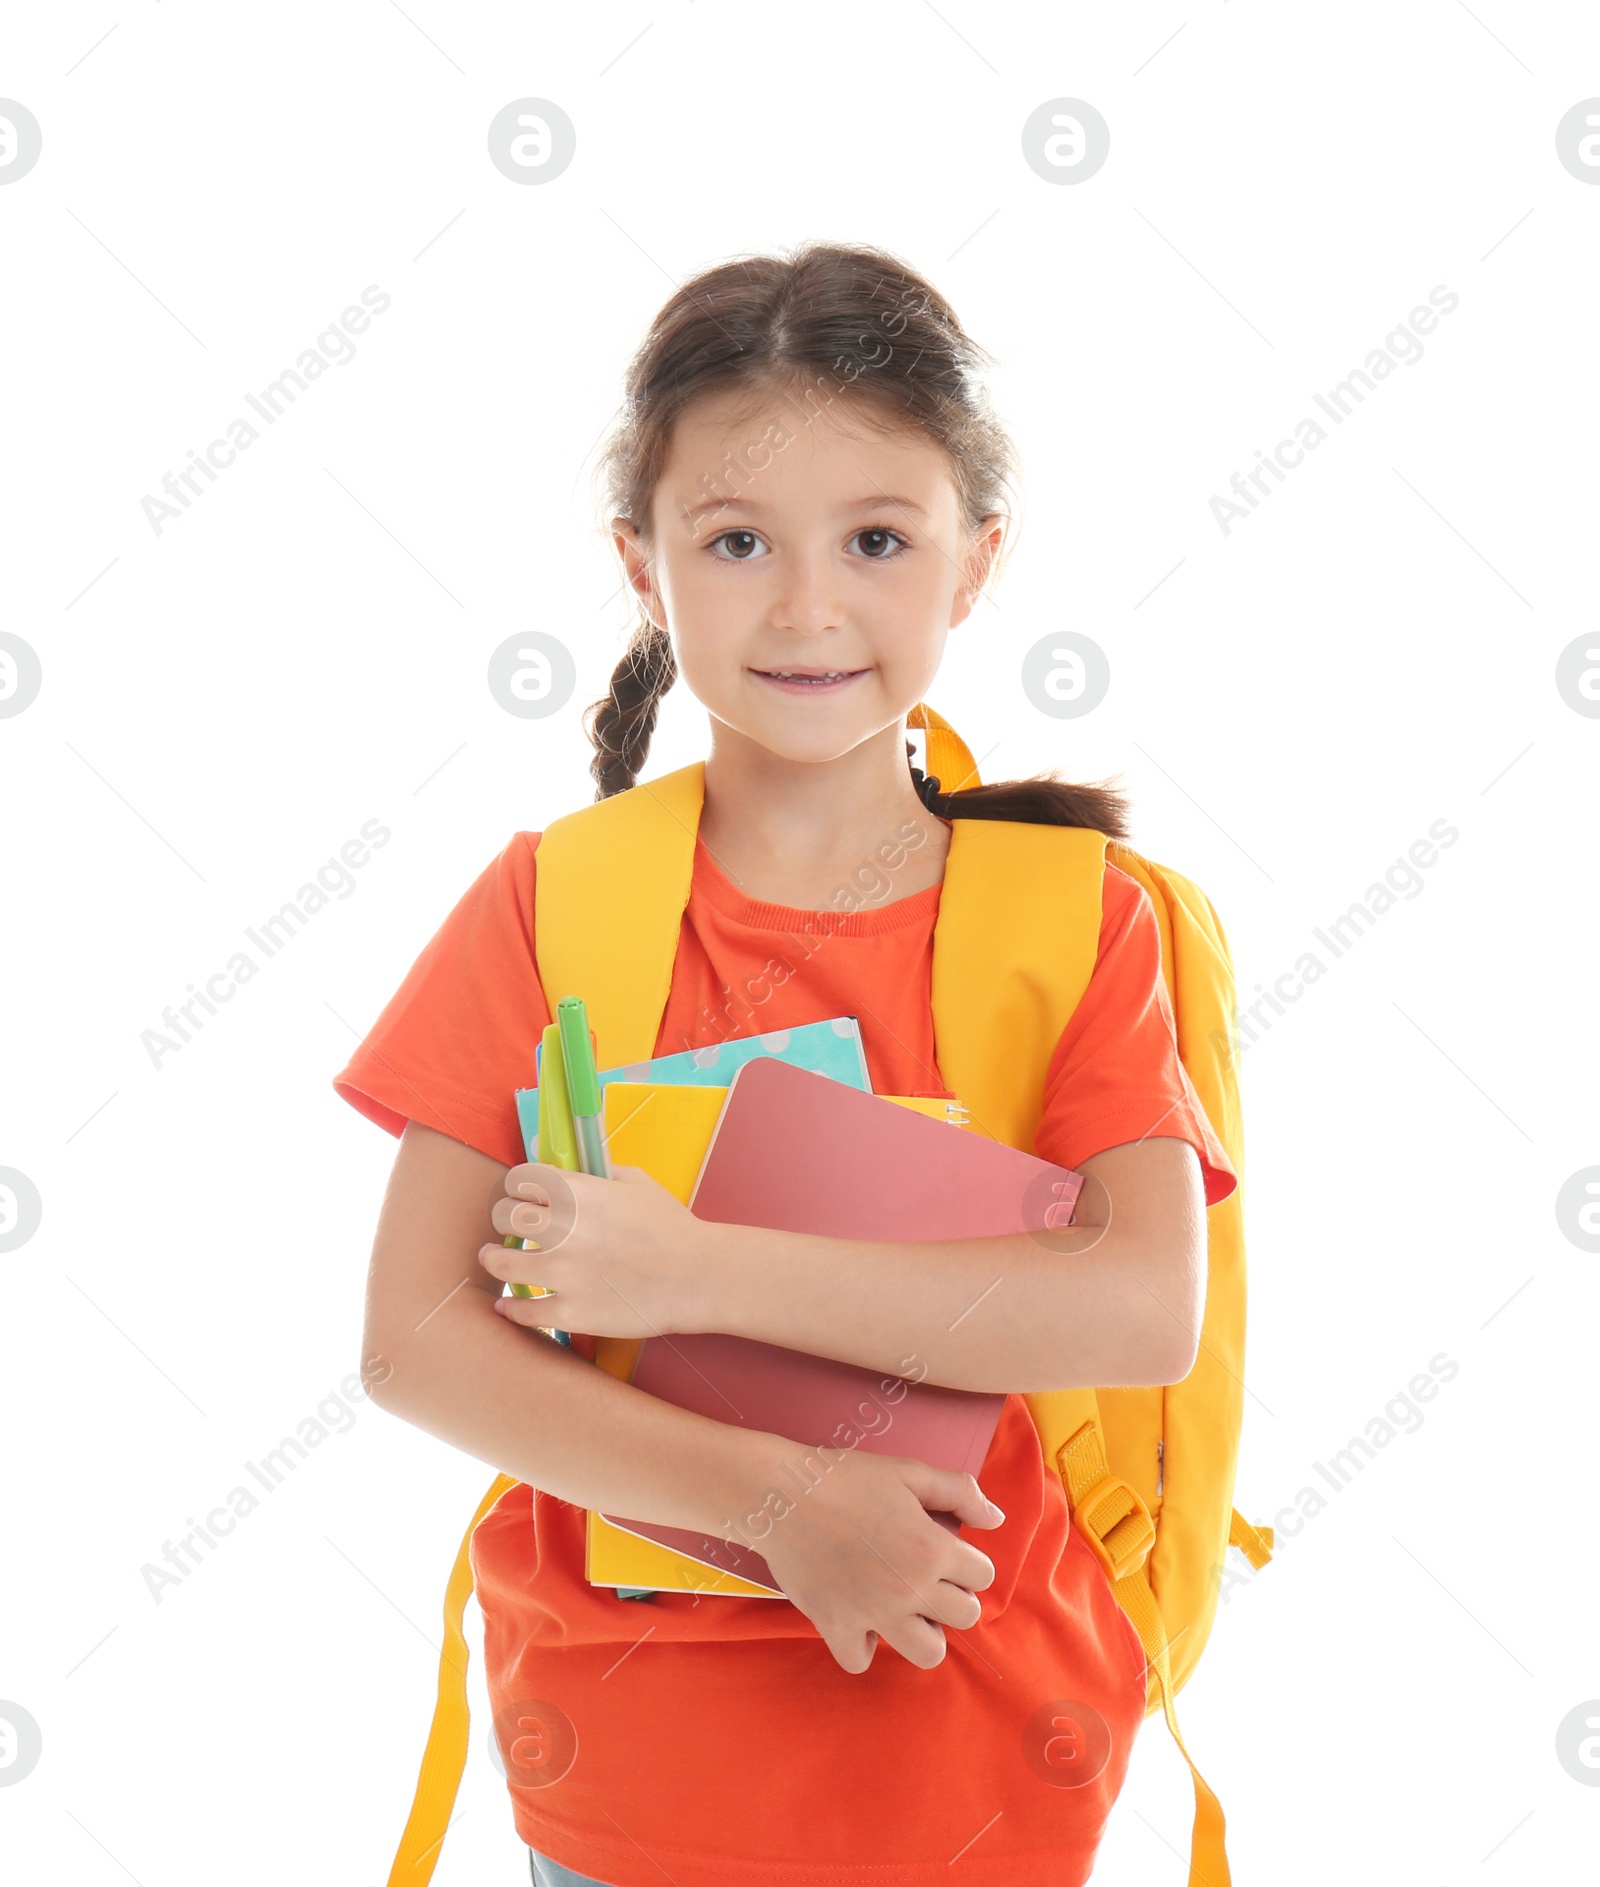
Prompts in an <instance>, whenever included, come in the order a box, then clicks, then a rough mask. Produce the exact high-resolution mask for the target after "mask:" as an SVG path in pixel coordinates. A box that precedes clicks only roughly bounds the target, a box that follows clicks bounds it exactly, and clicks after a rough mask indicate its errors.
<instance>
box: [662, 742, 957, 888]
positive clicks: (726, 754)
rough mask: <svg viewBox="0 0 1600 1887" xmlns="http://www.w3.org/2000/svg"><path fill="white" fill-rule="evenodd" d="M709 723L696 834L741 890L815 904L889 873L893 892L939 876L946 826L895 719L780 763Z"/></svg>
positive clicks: (922, 885) (946, 841) (934, 880)
mask: <svg viewBox="0 0 1600 1887" xmlns="http://www.w3.org/2000/svg"><path fill="white" fill-rule="evenodd" d="M711 729H712V735H711V754H710V757H709V758H708V759H707V761H706V763H705V805H704V807H703V809H702V811H701V815H700V837H701V838H702V839H703V840H704V841H705V844H706V849H707V850H708V851H709V852H710V853H711V855H712V857H713V858H714V859H715V860H716V862H717V865H718V866H719V868H720V869H721V870H722V871H723V872H724V873H725V874H726V875H727V876H728V877H729V878H730V879H732V880H733V882H734V883H735V884H737V885H739V886H740V888H741V889H743V890H744V891H745V892H746V893H747V895H749V896H751V897H756V898H762V899H764V900H766V901H767V902H770V903H774V904H793V905H796V906H801V907H804V908H810V909H819V910H820V909H824V908H827V907H828V906H830V905H832V904H833V903H834V898H835V894H836V893H837V891H838V890H839V889H840V888H841V887H844V886H847V885H851V884H854V883H857V882H866V880H867V879H876V880H877V881H878V882H879V883H880V884H881V882H882V880H883V878H884V877H888V878H889V879H890V880H891V882H892V885H893V894H892V895H893V896H894V897H896V898H902V897H910V896H912V895H913V894H914V893H915V892H917V891H920V890H923V889H925V888H926V887H927V886H928V885H930V884H937V883H938V882H939V881H940V880H941V878H942V877H943V874H944V859H945V855H946V853H947V852H948V850H949V842H950V827H949V825H948V823H947V822H946V821H945V820H943V819H939V818H937V817H935V815H934V814H933V813H931V812H929V811H928V809H927V807H926V806H924V805H923V803H922V801H921V800H920V799H919V798H918V797H917V793H916V789H915V787H914V786H913V785H912V781H911V774H910V770H909V768H908V767H907V765H906V750H905V741H906V736H905V731H904V729H903V728H902V727H900V726H899V725H895V726H893V727H886V728H884V729H882V730H881V731H880V732H879V733H877V734H874V735H872V736H871V737H870V738H869V739H867V740H864V741H862V742H861V743H860V744H859V745H858V746H856V747H852V748H851V750H850V751H849V752H848V753H845V754H840V755H839V756H838V758H837V759H834V760H827V761H805V760H786V759H784V758H783V757H782V756H780V755H778V754H774V753H773V752H771V750H770V749H768V748H765V747H762V746H760V745H758V744H757V743H756V742H754V741H752V740H748V739H746V738H745V737H744V736H742V735H739V734H737V733H735V732H734V730H733V729H731V728H729V727H727V726H726V725H725V724H724V723H723V722H720V721H717V720H716V719H715V718H713V719H712V723H711ZM880 895H881V894H880Z"/></svg>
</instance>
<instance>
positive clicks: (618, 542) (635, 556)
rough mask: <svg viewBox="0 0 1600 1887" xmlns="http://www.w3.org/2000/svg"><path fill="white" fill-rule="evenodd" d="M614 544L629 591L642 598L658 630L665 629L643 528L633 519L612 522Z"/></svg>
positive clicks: (617, 519)
mask: <svg viewBox="0 0 1600 1887" xmlns="http://www.w3.org/2000/svg"><path fill="white" fill-rule="evenodd" d="M611 542H612V544H613V545H614V546H615V548H616V552H617V556H618V558H619V559H620V560H621V563H622V571H623V579H624V581H625V582H626V583H627V585H628V588H629V589H630V590H632V591H633V593H634V594H635V596H637V597H638V599H639V602H640V606H641V607H642V609H643V611H644V613H645V615H646V616H647V617H648V618H649V620H650V622H651V623H652V624H653V625H654V626H655V627H656V628H657V629H665V628H666V626H667V625H666V620H665V616H664V612H663V611H662V608H661V601H660V598H659V597H658V596H657V595H656V586H655V582H654V579H653V578H652V576H651V572H650V548H649V546H648V545H647V544H645V543H644V542H643V541H642V540H641V538H640V536H639V527H638V526H637V525H636V524H635V523H634V521H633V519H632V518H623V517H616V518H613V519H612V520H611Z"/></svg>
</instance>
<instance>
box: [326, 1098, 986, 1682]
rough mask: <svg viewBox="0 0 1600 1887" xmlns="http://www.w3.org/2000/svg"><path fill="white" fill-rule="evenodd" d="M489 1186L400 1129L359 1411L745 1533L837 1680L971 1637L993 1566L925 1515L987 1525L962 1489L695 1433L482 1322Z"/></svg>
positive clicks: (665, 1406)
mask: <svg viewBox="0 0 1600 1887" xmlns="http://www.w3.org/2000/svg"><path fill="white" fill-rule="evenodd" d="M515 1170H521V1169H515ZM506 1177H507V1174H506V1168H505V1167H503V1166H501V1165H499V1164H498V1163H497V1162H496V1161H494V1160H492V1159H490V1158H489V1157H488V1156H487V1155H486V1154H483V1153H478V1152H476V1151H474V1149H473V1148H471V1147H468V1146H464V1145H462V1144H461V1143H459V1142H458V1141H455V1140H452V1139H449V1138H448V1137H447V1136H445V1135H444V1134H440V1133H436V1132H434V1131H433V1129H432V1128H429V1127H423V1126H421V1125H419V1124H418V1123H417V1122H415V1121H411V1122H409V1123H408V1124H407V1126H406V1128H405V1131H404V1133H403V1134H402V1136H401V1141H400V1150H399V1152H398V1154H397V1155H396V1156H395V1163H394V1171H393V1173H392V1175H391V1176H390V1180H389V1186H388V1190H387V1192H386V1194H385V1196H384V1202H383V1211H382V1214H381V1216H380V1218H379V1222H378V1232H377V1237H376V1240H375V1241H374V1244H373V1250H372V1266H371V1271H370V1273H369V1277H368V1284H367V1308H366V1326H365V1333H364V1349H363V1356H364V1358H365V1359H366V1360H365V1364H364V1368H363V1374H364V1376H365V1377H366V1379H367V1380H368V1382H369V1383H370V1384H371V1385H372V1386H371V1391H370V1393H371V1394H372V1397H373V1400H374V1401H376V1402H377V1403H378V1404H379V1406H380V1407H382V1408H385V1409H388V1410H390V1411H391V1412H392V1413H394V1414H396V1415H400V1416H402V1417H403V1418H404V1419H405V1420H406V1421H409V1422H414V1423H416V1424H417V1426H418V1427H420V1428H425V1429H427V1430H429V1431H430V1433H432V1434H435V1435H438V1436H441V1437H442V1438H443V1439H444V1440H446V1441H449V1442H452V1443H453V1444H454V1445H455V1446H456V1447H457V1448H459V1449H461V1450H462V1451H463V1452H464V1453H466V1454H470V1455H476V1456H477V1457H478V1459H479V1460H481V1461H486V1462H489V1463H491V1464H492V1465H494V1466H495V1467H497V1468H499V1469H500V1470H501V1471H502V1472H504V1473H509V1474H513V1475H515V1476H516V1477H517V1479H519V1480H521V1481H525V1482H527V1483H529V1484H530V1485H532V1486H534V1487H537V1488H540V1489H542V1490H543V1491H544V1492H546V1493H549V1494H553V1495H555V1496H557V1497H558V1498H560V1499H562V1500H566V1501H570V1502H571V1503H573V1504H574V1505H575V1506H579V1507H588V1508H592V1509H602V1510H604V1509H607V1508H609V1509H610V1510H611V1511H613V1512H617V1511H621V1512H623V1513H627V1514H631V1515H634V1516H636V1517H637V1518H639V1519H641V1520H656V1521H660V1522H662V1523H664V1524H666V1525H669V1526H680V1527H688V1528H692V1529H694V1530H695V1531H696V1532H700V1533H706V1534H710V1535H712V1536H713V1537H716V1538H730V1537H737V1536H742V1535H744V1534H745V1533H746V1531H747V1529H752V1528H753V1531H754V1532H755V1534H756V1535H757V1536H759V1539H760V1550H761V1552H762V1554H763V1556H764V1557H765V1559H766V1561H767V1564H768V1566H769V1567H770V1568H771V1569H772V1573H773V1577H774V1578H775V1580H776V1581H777V1583H778V1585H779V1586H780V1587H781V1589H782V1590H783V1592H784V1594H785V1596H786V1597H787V1598H788V1599H790V1600H791V1601H792V1603H793V1604H794V1605H795V1606H797V1607H798V1608H799V1610H800V1611H802V1612H804V1613H805V1615H806V1616H807V1618H809V1619H810V1620H811V1621H812V1623H813V1624H814V1625H815V1626H816V1628H817V1631H818V1633H819V1635H820V1636H821V1637H822V1638H823V1639H824V1641H825V1642H826V1644H827V1646H828V1649H829V1650H830V1652H831V1653H832V1654H833V1657H834V1659H835V1660H836V1661H837V1662H838V1664H839V1665H840V1666H841V1667H842V1668H843V1669H844V1670H846V1671H850V1672H860V1671H864V1670H866V1669H867V1668H868V1666H870V1664H871V1663H872V1660H873V1655H874V1652H875V1650H876V1647H877V1644H878V1641H879V1639H882V1640H883V1642H884V1643H886V1644H888V1645H891V1646H892V1647H893V1648H894V1649H895V1650H896V1651H898V1652H899V1653H900V1654H901V1656H903V1657H904V1658H905V1659H906V1660H907V1661H908V1662H909V1663H912V1664H914V1665H917V1666H918V1667H920V1668H921V1669H924V1670H929V1669H932V1668H933V1667H934V1666H935V1665H937V1664H939V1663H941V1662H942V1661H943V1658H944V1654H945V1648H946V1647H945V1636H944V1630H943V1627H945V1626H947V1625H948V1626H952V1627H956V1628H961V1629H964V1628H966V1627H968V1626H971V1625H975V1624H976V1623H977V1622H978V1619H979V1618H980V1616H981V1615H982V1609H983V1608H982V1605H981V1602H980V1601H979V1599H978V1597H977V1594H978V1593H979V1592H981V1591H983V1590H984V1589H985V1588H986V1587H987V1586H989V1585H991V1584H992V1583H993V1581H994V1563H993V1561H992V1560H990V1558H989V1557H988V1555H987V1554H985V1553H982V1552H980V1551H979V1550H978V1548H977V1547H975V1546H973V1545H972V1544H971V1543H970V1541H967V1540H964V1539H960V1538H958V1537H956V1536H954V1535H952V1534H951V1533H949V1532H947V1531H946V1530H945V1528H944V1527H942V1526H940V1525H939V1524H938V1522H936V1521H934V1520H932V1519H930V1518H929V1513H930V1511H945V1512H951V1513H954V1514H955V1515H956V1516H957V1517H958V1518H959V1519H960V1520H962V1521H964V1522H965V1523H966V1524H967V1525H969V1526H973V1527H994V1526H997V1525H999V1524H1000V1523H1001V1521H1002V1520H1003V1519H1004V1517H1005V1516H1004V1515H1003V1514H1001V1513H1000V1511H999V1509H998V1508H995V1507H993V1506H992V1505H991V1504H990V1502H989V1501H987V1500H986V1499H985V1498H984V1495H983V1492H982V1490H981V1489H980V1488H979V1486H978V1483H977V1480H976V1479H975V1478H974V1477H973V1476H972V1475H970V1474H961V1473H954V1472H952V1471H950V1470H948V1469H944V1468H936V1467H932V1466H930V1465H929V1464H928V1463H926V1462H923V1461H918V1460H916V1459H914V1458H912V1457H908V1456H900V1455H887V1454H873V1453H869V1452H868V1451H867V1450H865V1449H860V1448H857V1449H851V1450H836V1449H832V1448H829V1449H826V1450H824V1449H823V1448H821V1447H818V1448H806V1447H802V1446H800V1445H799V1444H797V1443H794V1442H791V1441H789V1440H787V1439H786V1438H785V1437H783V1436H780V1435H773V1434H769V1433H767V1432H765V1431H763V1430H760V1429H745V1428H738V1427H735V1426H733V1425H732V1424H729V1423H723V1422H714V1421H711V1420H709V1419H708V1418H707V1417H705V1416H702V1415H695V1414H692V1413H690V1411H688V1410H686V1409H679V1408H676V1407H675V1406H674V1405H673V1404H671V1403H668V1402H663V1401H660V1400H659V1399H658V1398H657V1397H655V1396H651V1395H647V1394H646V1393H645V1392H644V1390H642V1389H635V1388H634V1387H633V1385H632V1384H631V1383H625V1382H622V1381H620V1380H619V1379H618V1378H616V1377H614V1376H611V1375H608V1374H607V1373H606V1372H605V1371H604V1370H601V1369H597V1368H596V1367H595V1366H594V1365H593V1364H592V1363H587V1362H585V1361H584V1360H583V1358H582V1357H580V1356H575V1355H574V1354H573V1353H572V1352H571V1351H570V1350H568V1349H566V1348H565V1347H564V1346H563V1345H561V1344H559V1343H556V1342H554V1341H552V1340H551V1339H550V1338H548V1337H545V1336H541V1335H539V1334H538V1332H537V1330H536V1329H535V1330H523V1329H518V1328H517V1327H516V1325H515V1323H514V1322H509V1321H505V1320H503V1319H502V1318H500V1317H497V1316H496V1315H495V1314H494V1306H495V1304H496V1302H497V1301H499V1293H500V1285H499V1283H498V1282H497V1281H496V1280H495V1279H493V1278H491V1277H489V1276H488V1274H487V1272H486V1271H485V1269H484V1268H483V1267H482V1266H481V1265H479V1264H478V1263H476V1262H475V1257H474V1254H475V1251H476V1248H477V1241H478V1240H479V1239H480V1238H481V1237H482V1235H483V1228H484V1225H485V1223H486V1222H487V1221H488V1220H489V1216H490V1208H491V1206H493V1205H494V1204H495V1202H496V1201H498V1200H501V1199H502V1198H503V1195H504V1190H505V1185H506ZM652 1183H653V1182H652ZM595 1184H596V1185H602V1186H608V1185H610V1184H611V1182H610V1181H609V1180H597V1181H596V1182H595ZM667 1196H668V1197H669V1198H670V1195H667ZM676 1203H677V1202H676V1201H675V1200H674V1201H673V1204H674V1205H676ZM696 1223H698V1221H696ZM507 1255H508V1256H509V1255H510V1254H509V1253H508V1254H507ZM506 1301H508V1302H514V1303H519V1304H520V1303H522V1302H524V1300H522V1299H509V1300H506ZM529 1308H532V1303H531V1301H530V1302H529ZM545 1314H546V1315H547V1316H548V1314H549V1312H548V1309H546V1312H545ZM577 1328H580V1329H581V1328H582V1326H581V1325H578V1326H577ZM819 1462H821V1463H822V1464H823V1466H824V1467H825V1469H826V1471H825V1472H819V1469H818V1463H819ZM796 1490H803V1491H802V1492H800V1493H799V1494H798V1495H797V1493H796ZM625 1629H627V1628H624V1630H625Z"/></svg>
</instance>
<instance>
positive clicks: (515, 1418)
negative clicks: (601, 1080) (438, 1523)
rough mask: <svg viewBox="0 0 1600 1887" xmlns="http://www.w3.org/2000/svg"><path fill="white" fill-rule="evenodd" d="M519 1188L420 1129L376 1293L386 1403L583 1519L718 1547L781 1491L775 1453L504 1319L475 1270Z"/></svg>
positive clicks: (408, 1141)
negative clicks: (611, 1520) (511, 1190)
mask: <svg viewBox="0 0 1600 1887" xmlns="http://www.w3.org/2000/svg"><path fill="white" fill-rule="evenodd" d="M505 1177H506V1169H505V1168H504V1167H503V1166H501V1165H499V1164H498V1163H497V1162H496V1161H494V1160H492V1159H490V1158H489V1157H488V1155H487V1154H483V1153H479V1152H477V1151H475V1150H474V1149H473V1148H471V1147H468V1146H463V1145H462V1144H460V1143H459V1142H458V1141H455V1140H451V1139H449V1138H447V1137H446V1136H445V1135H444V1134H440V1133H435V1132H434V1131H433V1129H432V1128H429V1127H423V1126H420V1125H419V1124H418V1123H417V1122H415V1121H412V1122H409V1123H408V1124H407V1126H406V1129H405V1132H404V1134H403V1135H402V1136H401V1141H400V1148H399V1151H398V1153H397V1154H396V1156H395V1163H394V1170H393V1172H392V1174H391V1175H390V1179H389V1185H388V1189H387V1191H386V1193H385V1195H384V1201H383V1209H382V1212H381V1214H380V1216H379V1220H378V1230H377V1236H376V1238H375V1240H374V1243H373V1250H372V1262H371V1266H370V1269H369V1273H368V1280H367V1302H366V1324H365V1331H364V1335H363V1348H362V1355H363V1357H364V1358H366V1359H367V1362H366V1365H365V1369H366V1373H367V1375H368V1378H369V1380H370V1381H371V1382H372V1384H373V1388H372V1397H373V1400H374V1401H375V1402H377V1403H378V1405H379V1406H380V1407H381V1408H384V1409H387V1410H389V1411H391V1412H392V1413H393V1414H396V1415H400V1416H402V1417H404V1419H405V1420H406V1421H408V1422H414V1423H415V1424H416V1425H417V1426H418V1427H420V1428H425V1429H427V1430H428V1431H429V1433H431V1434H434V1435H438V1436H440V1437H441V1438H442V1439H443V1440H445V1441H448V1442H450V1443H452V1444H453V1445H454V1446H455V1447H457V1448H459V1449H461V1450H462V1451H463V1452H464V1453H466V1454H470V1455H475V1456H476V1457H477V1458H478V1459H479V1460H480V1461H484V1462H487V1463H489V1464H490V1465H491V1466H493V1467H495V1468H497V1469H499V1470H501V1471H502V1472H503V1473H507V1474H513V1475H515V1476H516V1477H517V1479H518V1480H521V1481H526V1482H527V1483H529V1484H530V1485H531V1486H535V1487H539V1488H543V1489H544V1490H545V1491H546V1492H547V1493H550V1494H554V1495H556V1496H557V1497H558V1498H560V1499H562V1500H567V1501H571V1502H573V1503H574V1504H575V1505H577V1506H580V1507H590V1508H604V1509H609V1510H610V1511H611V1512H613V1513H617V1512H622V1513H630V1514H635V1515H637V1516H638V1517H639V1518H640V1519H648V1520H655V1521H659V1522H661V1523H663V1524H664V1525H669V1526H678V1527H692V1528H694V1529H695V1530H696V1531H698V1532H706V1533H711V1534H713V1535H717V1534H719V1533H720V1530H721V1528H722V1525H723V1522H724V1520H725V1518H726V1517H727V1516H729V1515H732V1514H742V1513H744V1512H746V1511H747V1502H746V1497H747V1495H748V1494H749V1492H750V1490H751V1489H752V1488H753V1487H756V1486H758V1485H760V1486H764V1485H765V1482H766V1480H767V1478H769V1476H770V1471H771V1470H770V1465H769V1464H768V1462H767V1460H766V1456H765V1452H764V1450H763V1448H762V1443H763V1442H764V1441H770V1440H771V1437H768V1436H762V1435H760V1434H758V1433H755V1432H752V1431H747V1430H743V1429H737V1428H731V1427H728V1426H727V1425H725V1424H723V1423H719V1422H712V1421H710V1420H708V1419H707V1418H706V1417H704V1416H700V1415H694V1414H691V1413H690V1412H689V1411H687V1410H684V1409H679V1408H675V1407H673V1406H672V1405H671V1404H670V1403H665V1402H662V1401H659V1400H658V1399H657V1398H656V1397H654V1396H649V1395H646V1394H645V1393H644V1392H643V1391H642V1390H639V1389H635V1388H634V1387H633V1386H632V1384H631V1383H625V1382H622V1381H619V1380H618V1378H616V1377H615V1376H609V1375H607V1374H606V1372H605V1371H604V1370H600V1369H596V1368H595V1367H594V1365H593V1364H592V1363H587V1362H585V1361H584V1360H583V1358H582V1357H579V1356H575V1355H574V1354H573V1353H572V1352H571V1351H570V1350H568V1349H566V1348H565V1347H564V1346H563V1345H561V1344H559V1343H556V1342H554V1341H553V1340H552V1339H550V1338H548V1337H544V1336H540V1335H537V1334H536V1333H528V1332H523V1331H520V1330H517V1329H515V1328H513V1327H512V1326H511V1325H510V1324H508V1323H506V1322H505V1321H504V1320H503V1319H501V1318H499V1317H496V1316H495V1314H494V1300H495V1298H496V1297H497V1296H498V1295H499V1293H500V1289H501V1287H500V1284H499V1282H498V1280H496V1279H494V1278H491V1277H489V1276H488V1275H487V1274H486V1273H485V1271H484V1270H483V1268H482V1267H481V1266H480V1265H478V1264H477V1263H475V1262H474V1258H473V1254H474V1252H475V1251H476V1249H477V1246H478V1242H479V1240H480V1239H481V1238H482V1236H483V1231H484V1227H485V1226H486V1225H487V1224H488V1223H489V1215H490V1208H491V1207H492V1206H493V1204H494V1202H495V1200H496V1199H498V1198H499V1197H500V1196H501V1194H502V1191H503V1187H504V1184H505ZM742 1503H746V1504H742ZM757 1504H759V1496H758V1497H757Z"/></svg>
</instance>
